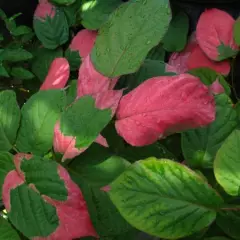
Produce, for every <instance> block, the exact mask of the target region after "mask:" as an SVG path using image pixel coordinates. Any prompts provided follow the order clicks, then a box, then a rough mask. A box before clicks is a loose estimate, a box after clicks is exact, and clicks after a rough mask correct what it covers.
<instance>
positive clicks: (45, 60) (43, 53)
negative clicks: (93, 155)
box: [32, 47, 63, 82]
mask: <svg viewBox="0 0 240 240" xmlns="http://www.w3.org/2000/svg"><path fill="white" fill-rule="evenodd" d="M33 56H34V58H33V61H32V72H33V73H34V74H35V75H36V76H37V77H38V78H39V80H40V81H41V82H43V81H44V79H45V78H46V76H47V74H48V70H49V67H50V65H51V63H52V61H53V60H54V59H55V58H58V57H62V56H63V51H62V49H61V48H57V49H55V50H50V49H46V48H43V47H37V48H36V49H35V51H34V52H33Z"/></svg>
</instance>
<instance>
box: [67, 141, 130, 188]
mask: <svg viewBox="0 0 240 240" xmlns="http://www.w3.org/2000/svg"><path fill="white" fill-rule="evenodd" d="M129 165H130V163H129V162H128V161H126V160H125V159H123V158H121V157H118V156H114V155H112V154H111V153H110V151H109V150H108V149H107V148H105V147H102V146H100V145H99V144H96V143H93V144H92V145H91V146H90V148H89V149H88V150H87V151H85V152H84V153H82V154H81V155H80V156H79V157H78V158H76V159H75V160H74V161H73V162H71V164H70V168H71V169H73V170H74V171H75V172H77V173H78V174H79V176H81V178H83V179H84V180H85V181H86V182H87V183H88V184H90V185H91V186H94V187H99V188H100V187H104V186H106V185H108V184H110V183H111V182H112V181H113V180H115V179H116V178H117V177H118V176H119V175H120V174H121V173H122V172H124V170H125V169H126V168H127V167H129Z"/></svg>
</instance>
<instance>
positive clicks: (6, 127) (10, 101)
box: [0, 90, 21, 151]
mask: <svg viewBox="0 0 240 240" xmlns="http://www.w3.org/2000/svg"><path fill="white" fill-rule="evenodd" d="M0 116H1V117H0V151H9V150H10V149H11V148H12V146H13V144H14V142H15V139H16V135H17V130H18V128H19V123H20V117H21V113H20V109H19V106H18V103H17V100H16V94H15V92H14V91H11V90H5V91H1V92H0Z"/></svg>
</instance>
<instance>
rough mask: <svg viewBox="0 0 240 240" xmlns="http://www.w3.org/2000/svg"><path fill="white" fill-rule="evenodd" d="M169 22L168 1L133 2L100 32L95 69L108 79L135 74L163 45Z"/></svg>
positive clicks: (93, 54) (121, 9) (125, 5)
mask: <svg viewBox="0 0 240 240" xmlns="http://www.w3.org/2000/svg"><path fill="white" fill-rule="evenodd" d="M170 20H171V11H170V7H169V1H167V0H148V1H146V0H132V1H129V2H127V3H124V4H122V5H121V6H120V7H118V8H117V9H116V11H114V12H113V14H112V15H111V16H110V17H109V19H108V21H107V22H106V23H105V24H103V26H102V27H101V28H100V31H99V35H98V37H97V39H96V42H95V45H94V48H93V51H92V53H91V59H92V61H93V64H94V66H95V67H96V69H97V70H98V71H99V72H101V73H102V74H104V75H106V76H109V77H116V76H120V75H124V74H129V73H133V72H135V71H136V70H137V69H138V68H139V67H140V65H141V63H142V62H143V60H144V58H145V57H146V56H147V54H148V52H149V51H150V50H151V49H152V48H153V47H154V46H156V45H157V44H158V43H159V42H160V41H161V39H162V37H163V36H164V34H165V32H166V31H167V26H168V24H169V21H170ZM123 29H124V31H123Z"/></svg>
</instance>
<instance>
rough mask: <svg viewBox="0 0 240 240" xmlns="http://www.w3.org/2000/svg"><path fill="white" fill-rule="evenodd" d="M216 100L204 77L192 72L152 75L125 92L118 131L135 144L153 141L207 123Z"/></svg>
mask: <svg viewBox="0 0 240 240" xmlns="http://www.w3.org/2000/svg"><path fill="white" fill-rule="evenodd" d="M215 111H216V110H215V102H214V98H213V96H212V94H211V93H209V90H208V88H207V87H206V86H205V85H204V84H202V83H201V81H200V79H199V78H197V77H194V76H191V75H189V74H181V75H177V76H164V77H155V78H151V79H149V80H147V81H145V82H144V83H142V84H141V85H139V86H138V87H137V88H136V89H134V90H133V91H131V92H130V93H128V94H127V95H125V96H124V97H123V98H122V99H121V101H120V104H119V107H118V110H117V121H116V123H115V126H116V129H117V132H118V134H119V135H120V136H122V137H123V138H124V140H125V141H126V142H128V143H129V144H131V145H133V146H144V145H149V144H152V143H153V142H155V141H157V140H158V139H159V138H161V137H164V136H167V135H169V134H171V133H174V132H179V131H183V130H187V129H191V128H196V127H201V126H206V125H208V124H210V123H211V122H212V121H214V119H215Z"/></svg>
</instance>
